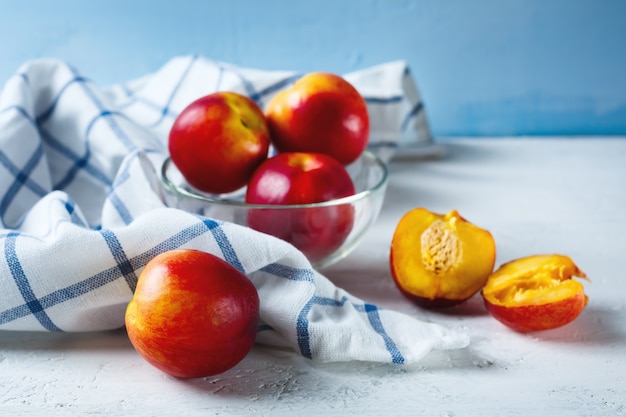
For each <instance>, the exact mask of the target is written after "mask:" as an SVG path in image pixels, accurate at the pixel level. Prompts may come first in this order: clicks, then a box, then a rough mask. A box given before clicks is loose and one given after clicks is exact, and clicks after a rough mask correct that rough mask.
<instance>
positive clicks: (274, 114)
mask: <svg viewBox="0 0 626 417" xmlns="http://www.w3.org/2000/svg"><path fill="white" fill-rule="evenodd" d="M265 115H266V117H267V121H268V125H269V128H270V132H271V136H272V142H273V144H274V146H275V147H276V149H277V150H278V151H279V152H317V153H324V154H327V155H330V156H332V157H333V158H335V159H337V160H338V161H339V162H341V163H342V164H344V165H347V164H349V163H351V162H354V161H355V160H356V159H357V158H358V157H359V156H360V155H361V153H363V151H364V150H365V148H366V147H367V143H368V138H369V129H370V124H369V115H368V112H367V106H366V103H365V100H364V99H363V97H362V96H361V94H360V93H359V92H358V91H357V90H356V88H354V86H352V84H350V83H349V82H348V81H346V80H345V79H344V78H342V77H340V76H339V75H336V74H331V73H326V72H313V73H309V74H306V75H305V76H303V77H301V78H300V79H298V80H297V81H296V82H295V83H294V84H293V85H292V86H290V87H289V88H287V89H285V90H282V91H280V92H279V93H278V94H276V95H275V96H274V97H273V98H272V99H271V100H270V102H269V103H268V104H267V106H266V109H265Z"/></svg>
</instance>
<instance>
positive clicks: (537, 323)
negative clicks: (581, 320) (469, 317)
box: [482, 254, 588, 332]
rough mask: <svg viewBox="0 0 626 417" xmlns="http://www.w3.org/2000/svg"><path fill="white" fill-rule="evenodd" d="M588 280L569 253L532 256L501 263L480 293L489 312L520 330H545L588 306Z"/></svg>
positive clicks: (572, 317) (557, 325)
mask: <svg viewBox="0 0 626 417" xmlns="http://www.w3.org/2000/svg"><path fill="white" fill-rule="evenodd" d="M572 277H579V278H583V279H587V276H586V274H585V273H584V272H583V271H581V270H580V269H579V268H578V266H576V264H575V263H574V262H573V261H572V259H571V258H570V257H568V256H564V255H558V254H554V255H533V256H527V257H524V258H520V259H516V260H513V261H511V262H508V263H505V264H503V265H502V266H500V267H499V268H498V269H497V270H496V271H495V272H494V273H493V274H491V276H490V277H489V279H488V280H487V283H486V284H485V287H484V288H483V290H482V296H483V299H484V302H485V306H486V308H487V310H488V311H489V312H490V313H491V315H492V316H493V317H494V318H496V319H497V320H498V321H500V322H501V323H503V324H505V325H506V326H508V327H510V328H512V329H514V330H517V331H519V332H531V331H539V330H548V329H554V328H557V327H561V326H563V325H565V324H567V323H569V322H571V321H573V320H574V319H575V318H576V317H578V315H579V314H580V313H581V312H582V311H583V309H584V308H585V306H586V305H587V300H588V298H587V296H586V295H585V292H584V288H583V285H582V284H581V283H580V282H579V281H577V280H574V279H572Z"/></svg>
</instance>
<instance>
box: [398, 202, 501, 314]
mask: <svg viewBox="0 0 626 417" xmlns="http://www.w3.org/2000/svg"><path fill="white" fill-rule="evenodd" d="M495 255H496V247H495V242H494V239H493V237H492V235H491V233H489V232H488V231H487V230H484V229H481V228H480V227H478V226H475V225H474V224H472V223H470V222H468V221H467V220H465V219H464V218H463V217H461V215H460V214H459V213H458V212H457V211H456V210H452V211H450V212H449V213H447V214H445V215H443V214H437V213H432V212H430V211H429V210H427V209H425V208H415V209H413V210H410V211H409V212H407V213H406V214H405V215H404V216H403V217H402V218H401V219H400V221H399V222H398V224H397V226H396V229H395V231H394V234H393V238H392V241H391V250H390V255H389V264H390V268H391V275H392V277H393V279H394V282H395V283H396V285H397V287H398V288H399V289H400V291H401V292H402V293H403V294H404V295H405V296H406V297H407V298H409V299H410V300H412V301H414V302H415V303H416V304H418V305H420V306H422V307H427V308H438V307H450V306H453V305H456V304H459V303H461V302H463V301H465V300H467V299H468V298H470V297H471V296H473V295H474V294H476V293H477V292H478V291H479V290H480V289H481V288H482V286H483V284H484V283H485V281H486V280H487V277H488V276H489V274H490V273H491V272H492V271H493V266H494V263H495Z"/></svg>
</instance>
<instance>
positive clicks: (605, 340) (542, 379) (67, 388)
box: [0, 138, 626, 417]
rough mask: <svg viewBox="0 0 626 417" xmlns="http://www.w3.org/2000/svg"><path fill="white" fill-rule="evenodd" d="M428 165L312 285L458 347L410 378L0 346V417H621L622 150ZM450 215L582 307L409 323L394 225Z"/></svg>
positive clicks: (22, 338)
mask: <svg viewBox="0 0 626 417" xmlns="http://www.w3.org/2000/svg"><path fill="white" fill-rule="evenodd" d="M441 143H442V144H443V146H444V147H445V149H446V156H445V157H443V158H441V159H437V160H422V161H396V162H393V163H392V164H391V166H390V174H391V175H390V183H389V189H388V196H387V200H386V202H385V205H384V207H383V212H382V214H381V217H380V219H379V221H378V222H377V224H376V226H375V227H374V229H372V230H371V231H370V232H369V233H368V235H367V237H366V240H365V241H364V242H363V244H362V245H361V246H360V247H359V248H358V249H357V251H356V252H354V253H353V254H352V255H351V256H350V257H349V258H347V259H345V260H343V261H342V262H340V263H338V264H336V265H335V266H333V267H331V268H330V269H328V270H327V271H325V273H326V275H327V276H328V277H330V278H331V279H332V280H333V281H335V282H336V283H337V284H338V285H339V286H342V287H344V288H346V289H348V290H349V291H351V292H352V293H354V294H355V295H357V296H360V297H361V298H363V299H366V300H367V301H370V302H374V303H378V304H379V305H382V306H384V307H388V308H395V309H398V310H401V311H404V312H407V313H409V314H414V315H416V316H418V317H421V318H423V319H425V320H431V321H434V322H438V323H442V324H444V325H449V326H455V327H459V326H461V327H463V328H464V329H466V330H467V331H468V332H469V334H470V335H471V338H472V341H471V344H470V346H469V347H468V348H467V349H463V350H459V351H452V352H434V353H433V354H431V355H429V356H428V357H427V358H426V360H424V361H423V362H422V363H420V364H419V365H417V366H413V367H406V366H391V365H390V366H382V365H373V364H367V363H348V364H317V363H312V362H311V361H309V360H306V359H303V358H301V357H299V356H298V355H296V354H295V353H293V352H291V351H281V350H275V349H268V348H262V347H255V348H254V349H253V351H252V352H251V353H250V355H249V356H248V357H247V358H246V359H245V360H244V361H243V362H241V363H240V364H239V365H237V366H236V367H235V368H234V369H232V370H231V371H229V372H227V373H225V374H223V375H220V376H217V377H213V378H207V379H198V380H190V381H180V380H176V379H173V378H170V377H167V376H165V375H164V374H162V373H160V372H159V371H157V370H156V369H154V368H152V367H151V366H150V365H148V364H147V363H146V362H144V361H143V360H142V359H141V358H140V357H139V356H138V355H137V354H136V353H135V351H134V350H133V348H132V346H131V345H130V343H129V341H128V339H127V337H126V334H125V332H124V331H123V330H119V331H115V332H106V333H96V334H44V333H16V332H0V416H20V415H36V416H56V415H61V416H64V415H106V416H126V415H128V416H169V415H181V416H210V415H224V416H240V415H258V416H293V415H298V416H305V415H320V414H321V415H341V416H349V415H384V416H401V415H402V416H404V415H406V416H409V415H410V416H417V415H426V416H486V415H498V416H525V417H526V416H535V415H552V416H557V415H558V416H621V415H626V308H625V305H626V304H625V298H626V273H625V272H624V259H625V258H624V256H625V255H624V252H625V251H626V217H624V213H626V138H615V139H600V138H594V139H571V140H570V139H563V138H560V139H545V138H537V139H520V138H516V139H457V140H446V141H442V142H441ZM417 206H423V207H427V208H429V209H430V210H432V211H436V212H442V213H443V212H447V211H448V210H450V209H453V208H456V209H457V210H458V211H459V212H460V213H461V215H463V216H464V217H466V218H467V219H468V220H470V221H471V222H473V223H475V224H477V225H479V226H481V227H484V228H486V229H488V230H490V231H491V232H492V234H493V235H494V237H495V239H496V244H497V248H498V256H497V262H496V266H497V265H499V264H500V263H502V262H505V261H508V260H511V259H513V258H517V257H521V256H525V255H530V254H535V253H553V252H558V253H563V254H566V255H569V256H571V257H572V258H573V259H574V261H575V262H576V263H577V264H578V266H579V267H581V269H583V270H584V271H585V272H586V273H587V275H588V276H589V277H590V278H591V280H592V283H590V284H585V288H586V291H587V294H588V295H589V298H590V299H589V304H588V306H587V308H586V309H585V310H584V311H583V313H582V315H581V316H580V317H578V319H577V320H576V321H574V322H573V323H570V324H569V325H567V326H565V327H562V328H560V329H556V330H552V331H547V332H541V333H533V334H526V335H523V334H518V333H515V332H513V331H510V330H508V329H507V328H505V327H504V326H503V325H501V324H499V323H498V322H497V321H495V320H494V319H492V318H491V317H490V316H489V315H487V313H486V311H485V309H484V308H483V305H482V300H481V298H480V296H478V295H477V296H475V297H474V298H472V299H471V300H469V301H468V302H466V303H465V304H463V305H461V306H458V307H456V308H452V309H450V310H446V311H441V312H428V311H424V310H420V309H419V308H417V307H414V306H413V305H411V304H410V303H409V302H408V301H406V300H405V299H404V298H403V297H402V296H401V295H400V294H399V293H398V291H397V290H396V288H395V286H394V284H393V283H392V281H391V278H390V275H389V272H388V264H387V257H388V253H389V242H390V240H391V235H392V233H393V230H394V228H395V225H396V223H397V222H398V220H399V219H400V217H401V216H402V215H403V214H404V213H405V212H406V211H408V210H410V209H411V208H414V207H417Z"/></svg>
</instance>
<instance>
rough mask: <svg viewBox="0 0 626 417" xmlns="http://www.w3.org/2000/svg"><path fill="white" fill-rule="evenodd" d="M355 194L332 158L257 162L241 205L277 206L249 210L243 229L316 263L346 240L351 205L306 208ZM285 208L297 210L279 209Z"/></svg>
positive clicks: (292, 156) (299, 155)
mask: <svg viewBox="0 0 626 417" xmlns="http://www.w3.org/2000/svg"><path fill="white" fill-rule="evenodd" d="M354 193H355V188H354V184H353V183H352V179H351V177H350V175H349V174H348V171H347V170H346V169H345V168H344V166H343V165H341V164H340V163H339V162H338V161H336V160H335V159H334V158H331V157H330V156H328V155H324V154H319V153H308V152H286V153H280V154H277V155H275V156H273V157H271V158H269V159H267V160H266V161H265V162H263V163H262V164H261V166H260V167H259V168H258V169H257V170H256V172H255V173H254V175H253V176H252V178H251V179H250V183H249V184H248V188H247V190H246V203H251V204H269V205H272V206H276V208H272V209H263V208H255V209H252V210H250V212H249V213H248V225H249V226H250V227H251V228H253V229H256V230H258V231H261V232H264V233H268V234H271V235H274V236H276V237H278V238H280V239H282V240H285V241H287V242H289V243H291V244H293V245H294V246H295V247H297V248H298V249H300V250H301V251H302V252H303V253H304V254H305V255H306V256H307V257H308V259H309V260H310V261H312V262H315V261H318V260H321V259H322V258H324V257H326V256H328V255H329V254H331V253H332V252H334V251H335V250H337V249H338V248H339V247H340V246H341V245H342V243H343V242H344V241H345V239H346V238H347V237H348V235H349V234H350V231H351V230H352V226H353V223H354V207H353V206H352V205H351V204H350V203H343V204H337V205H335V204H333V205H321V206H316V207H307V206H306V205H309V204H312V203H324V202H328V201H330V200H334V199H339V198H343V197H347V196H350V195H353V194H354ZM287 205H299V206H300V207H297V208H290V207H284V206H287ZM303 205H304V207H302V206H303ZM280 206H283V207H282V208H281V207H280Z"/></svg>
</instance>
